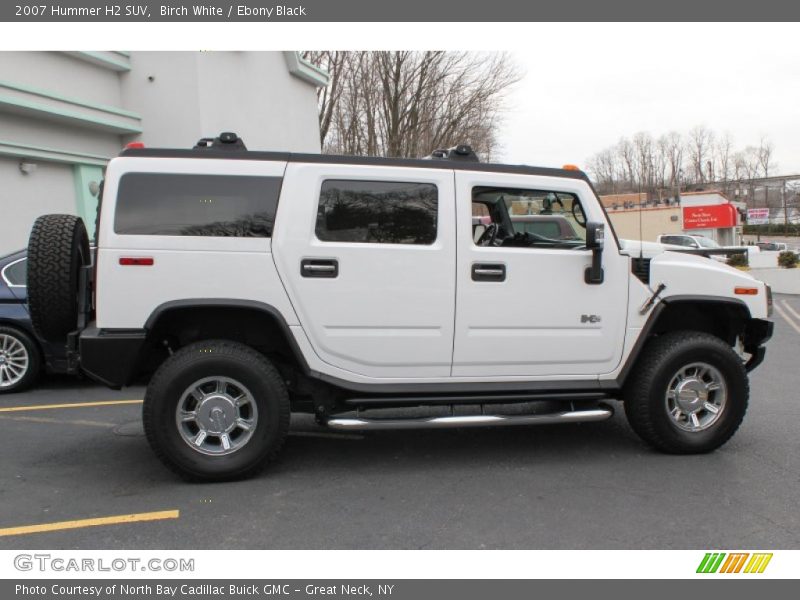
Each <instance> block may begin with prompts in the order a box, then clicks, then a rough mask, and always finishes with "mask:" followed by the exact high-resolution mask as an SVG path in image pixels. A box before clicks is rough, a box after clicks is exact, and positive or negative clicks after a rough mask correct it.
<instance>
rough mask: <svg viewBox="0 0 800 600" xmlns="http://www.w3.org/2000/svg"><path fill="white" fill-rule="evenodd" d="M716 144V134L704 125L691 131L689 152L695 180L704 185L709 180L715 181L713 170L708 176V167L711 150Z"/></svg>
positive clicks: (688, 144)
mask: <svg viewBox="0 0 800 600" xmlns="http://www.w3.org/2000/svg"><path fill="white" fill-rule="evenodd" d="M713 143H714V133H713V132H712V131H711V130H710V129H708V128H707V127H705V126H704V125H697V126H696V127H693V128H692V130H691V131H689V139H688V142H687V150H688V153H689V160H690V161H691V164H692V169H693V174H694V180H695V182H696V183H703V182H705V181H706V180H707V179H709V180H713V178H714V177H713V170H712V169H709V170H710V171H711V173H708V177H707V176H706V170H705V169H706V167H707V165H708V164H709V163H710V159H711V148H712V145H713Z"/></svg>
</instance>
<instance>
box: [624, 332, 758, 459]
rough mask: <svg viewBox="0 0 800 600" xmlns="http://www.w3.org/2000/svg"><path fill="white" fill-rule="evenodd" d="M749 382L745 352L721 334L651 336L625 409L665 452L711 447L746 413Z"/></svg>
mask: <svg viewBox="0 0 800 600" xmlns="http://www.w3.org/2000/svg"><path fill="white" fill-rule="evenodd" d="M748 396H749V384H748V380H747V373H746V371H745V368H744V365H743V364H742V360H741V358H740V357H739V356H738V355H737V354H736V352H735V351H734V350H733V349H732V348H731V347H730V346H728V344H726V343H725V342H724V341H722V340H721V339H719V338H717V337H714V336H712V335H709V334H706V333H699V332H689V331H681V332H674V333H668V334H666V335H663V336H659V337H658V338H655V339H654V340H652V341H651V342H650V344H649V346H648V347H647V349H646V350H645V354H644V355H643V356H642V358H641V359H640V361H639V363H638V364H637V366H636V372H635V374H634V375H633V376H632V377H631V380H630V381H629V382H628V384H626V386H625V413H626V415H627V417H628V422H629V423H630V425H631V427H632V428H633V430H634V431H636V433H637V434H639V436H640V437H641V438H642V439H643V440H644V441H646V442H647V443H649V444H650V445H652V446H654V447H655V448H657V449H659V450H662V451H664V452H669V453H673V454H694V453H702V452H710V451H712V450H715V449H716V448H719V447H720V446H722V445H723V444H724V443H725V442H727V441H728V440H729V439H730V438H731V437H732V436H733V434H734V433H736V430H737V429H738V428H739V425H740V424H741V422H742V419H744V415H745V412H746V411H747V401H748Z"/></svg>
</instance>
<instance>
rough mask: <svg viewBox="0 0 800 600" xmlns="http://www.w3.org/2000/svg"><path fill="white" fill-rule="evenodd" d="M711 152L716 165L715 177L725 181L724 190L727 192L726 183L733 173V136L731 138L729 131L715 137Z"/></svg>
mask: <svg viewBox="0 0 800 600" xmlns="http://www.w3.org/2000/svg"><path fill="white" fill-rule="evenodd" d="M713 154H714V161H715V163H716V165H717V166H716V175H717V179H719V180H720V181H723V182H725V190H724V191H725V192H727V191H728V189H727V187H728V186H727V183H728V182H729V181H730V180H731V177H732V175H733V138H731V134H730V133H728V132H725V133H724V134H723V135H722V136H719V137H717V138H716V141H715V142H714V149H713Z"/></svg>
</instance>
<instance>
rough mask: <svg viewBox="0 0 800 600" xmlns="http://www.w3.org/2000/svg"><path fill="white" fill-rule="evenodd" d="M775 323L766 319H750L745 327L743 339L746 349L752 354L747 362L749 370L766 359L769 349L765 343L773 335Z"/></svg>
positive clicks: (746, 365)
mask: <svg viewBox="0 0 800 600" xmlns="http://www.w3.org/2000/svg"><path fill="white" fill-rule="evenodd" d="M774 327H775V324H774V323H773V322H772V321H767V320H765V319H750V320H749V321H748V322H747V325H746V326H745V328H744V335H743V336H742V341H743V342H744V351H745V352H747V353H748V354H749V355H750V359H749V360H748V361H747V363H746V364H745V368H746V369H747V371H748V372H750V371H752V370H753V369H755V368H756V367H757V366H758V365H760V364H761V363H762V362H763V361H764V356H765V355H766V353H767V349H766V348H765V347H764V344H766V343H767V341H769V339H770V338H771V337H772V331H773V329H774Z"/></svg>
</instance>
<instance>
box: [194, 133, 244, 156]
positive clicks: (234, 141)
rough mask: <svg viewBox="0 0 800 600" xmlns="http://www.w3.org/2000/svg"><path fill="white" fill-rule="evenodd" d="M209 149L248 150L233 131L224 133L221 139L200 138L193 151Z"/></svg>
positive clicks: (221, 134)
mask: <svg viewBox="0 0 800 600" xmlns="http://www.w3.org/2000/svg"><path fill="white" fill-rule="evenodd" d="M208 148H215V149H219V150H240V151H241V150H247V146H245V145H244V142H243V141H242V138H240V137H239V136H238V135H236V134H235V133H233V132H232V131H223V132H222V133H220V134H219V137H215V138H200V139H199V140H198V142H197V143H196V144H195V145H194V148H193V150H205V149H208Z"/></svg>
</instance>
